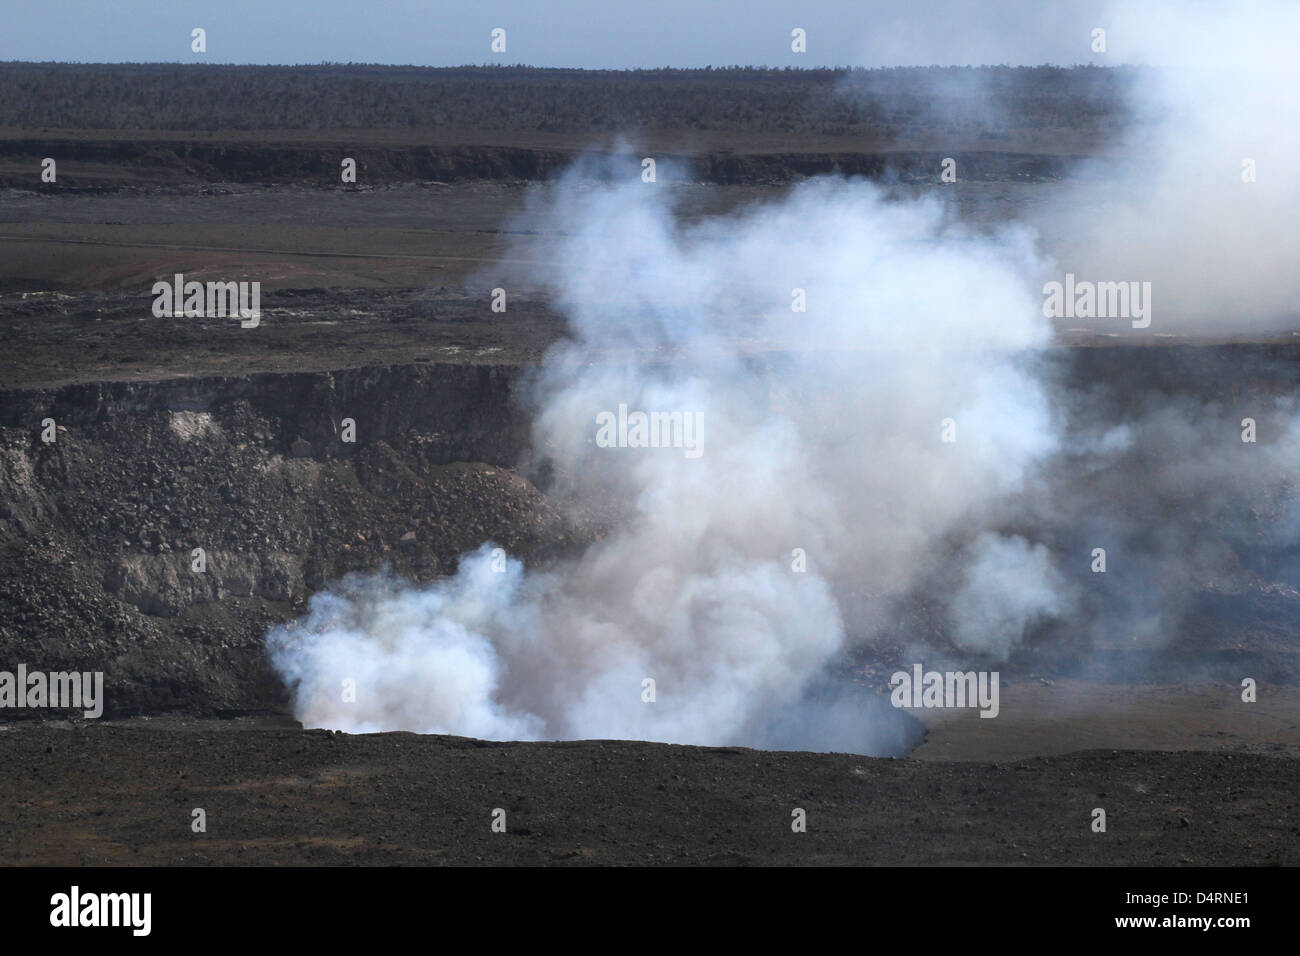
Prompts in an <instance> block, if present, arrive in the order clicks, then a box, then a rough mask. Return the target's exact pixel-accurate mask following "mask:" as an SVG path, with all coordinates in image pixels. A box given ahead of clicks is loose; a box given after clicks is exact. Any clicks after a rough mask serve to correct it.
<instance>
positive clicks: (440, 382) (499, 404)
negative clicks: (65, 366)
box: [0, 363, 528, 466]
mask: <svg viewBox="0 0 1300 956" xmlns="http://www.w3.org/2000/svg"><path fill="white" fill-rule="evenodd" d="M522 371H523V370H522V369H520V368H519V367H517V366H510V365H465V364H450V363H449V364H420V365H389V366H372V367H364V368H352V369H338V370H333V371H326V372H263V373H255V374H250V375H241V376H204V377H199V378H168V379H164V380H161V381H152V382H88V383H79V384H72V385H65V386H62V387H59V388H53V389H4V390H0V426H4V427H7V428H32V429H38V428H39V425H40V422H41V420H42V419H44V418H47V417H48V418H53V419H54V420H55V421H56V422H57V424H59V425H64V426H67V427H74V426H92V425H99V424H103V423H105V422H108V421H110V420H113V419H119V418H124V417H128V416H136V415H141V414H147V413H151V412H159V411H173V412H182V411H193V412H217V413H219V412H220V411H221V410H222V409H223V408H225V407H228V406H230V405H231V404H232V403H235V402H240V401H242V402H247V403H248V404H249V405H250V406H252V408H253V409H255V410H256V411H257V412H258V413H259V414H261V415H264V416H266V417H268V418H270V419H272V420H277V421H279V422H280V423H281V426H282V427H280V428H278V429H277V430H276V434H275V437H274V441H275V442H276V444H277V446H278V447H277V450H278V451H280V452H282V453H285V454H290V453H292V454H294V455H296V456H297V457H305V456H307V455H310V456H312V457H322V458H340V457H347V456H350V455H353V454H356V452H357V450H358V449H359V448H361V447H364V446H365V445H367V444H370V443H372V442H376V441H384V442H387V443H389V444H394V445H396V444H402V443H404V442H405V441H406V439H407V436H409V435H411V434H413V433H419V434H422V435H427V436H432V437H433V439H434V440H433V441H432V444H431V450H432V455H433V458H434V459H435V460H437V461H439V462H443V463H446V462H453V461H483V462H489V463H492V464H498V465H502V466H509V465H512V464H514V463H515V462H516V461H517V460H518V459H519V456H520V455H521V454H522V453H523V451H524V449H525V446H526V442H527V440H528V421H527V418H526V416H525V414H524V412H523V410H522V408H521V407H520V405H519V404H518V403H517V402H515V401H514V400H513V399H512V395H513V392H514V387H515V384H516V383H517V382H518V381H519V380H520V378H521V375H522ZM344 418H352V419H354V420H355V421H356V423H357V441H356V442H355V443H345V442H343V441H341V440H339V439H338V437H337V436H338V434H339V428H340V422H341V421H342V419H344ZM304 442H305V443H306V446H307V447H306V449H304V446H303V443H304Z"/></svg>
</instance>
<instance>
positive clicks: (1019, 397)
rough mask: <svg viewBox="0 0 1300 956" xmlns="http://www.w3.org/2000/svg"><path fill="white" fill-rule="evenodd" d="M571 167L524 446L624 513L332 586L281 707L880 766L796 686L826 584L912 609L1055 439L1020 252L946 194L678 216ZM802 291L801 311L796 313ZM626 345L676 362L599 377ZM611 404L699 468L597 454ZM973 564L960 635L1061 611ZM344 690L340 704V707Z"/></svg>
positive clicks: (650, 192)
mask: <svg viewBox="0 0 1300 956" xmlns="http://www.w3.org/2000/svg"><path fill="white" fill-rule="evenodd" d="M586 172H589V171H585V170H578V171H576V172H575V173H574V174H573V176H571V177H570V178H569V179H568V180H566V181H565V182H563V183H561V184H559V185H558V186H557V187H556V188H555V189H554V190H553V191H552V192H551V193H550V195H549V196H548V198H547V200H546V202H545V203H544V204H543V206H542V208H539V209H535V210H533V212H532V214H531V215H532V218H534V219H535V220H536V221H538V222H539V223H540V224H541V225H542V231H543V232H544V233H545V234H546V235H547V236H548V237H549V238H548V240H547V243H546V246H545V252H546V254H547V258H548V259H549V260H551V261H553V262H554V263H555V266H554V268H553V269H546V270H542V271H541V272H539V274H538V275H537V276H536V277H535V278H536V279H537V280H538V281H540V282H542V283H544V284H545V285H547V286H548V287H549V288H550V291H551V293H552V294H553V296H554V297H555V300H556V301H557V302H558V303H559V305H560V307H561V308H562V309H564V310H565V311H566V313H567V314H568V315H569V317H570V320H571V329H572V333H573V336H574V338H573V340H572V341H571V342H568V343H566V344H564V345H563V346H560V347H557V348H556V349H555V350H554V351H553V353H552V354H551V355H549V356H548V361H547V363H546V366H545V369H544V370H543V373H542V375H541V378H540V381H539V382H538V383H537V386H536V389H535V396H534V397H535V401H536V413H535V423H536V426H535V427H536V434H535V441H534V446H535V447H536V448H538V449H545V452H546V454H547V455H548V456H549V458H550V459H551V460H552V461H553V462H554V463H555V465H556V466H557V467H556V471H557V473H560V474H564V475H567V476H570V477H571V480H572V481H573V482H574V485H575V487H574V488H573V489H571V490H572V491H574V493H576V494H579V495H587V496H595V495H601V496H613V497H614V498H615V499H616V500H619V501H625V502H628V503H629V504H630V506H631V509H632V514H631V515H630V516H629V517H628V518H627V520H626V521H624V522H623V523H622V524H621V526H620V527H619V528H618V529H617V530H616V531H615V533H614V534H612V535H610V536H609V537H607V538H606V539H604V540H602V541H600V542H599V543H597V544H595V545H593V546H592V547H590V548H589V549H588V550H587V551H586V553H584V554H583V555H582V556H581V557H580V558H578V559H577V560H575V561H572V562H571V563H568V564H565V565H563V566H561V567H558V568H555V569H552V570H550V571H548V572H546V573H531V572H525V571H524V569H523V568H522V567H521V566H520V564H519V563H518V562H515V561H513V560H510V561H507V562H505V563H504V566H503V570H494V569H493V563H494V561H493V554H492V549H491V547H490V546H488V545H485V546H484V548H483V549H482V550H480V551H479V552H478V553H476V554H474V555H470V556H467V557H466V558H465V559H464V560H463V562H462V565H461V569H460V572H459V574H457V575H456V576H455V577H454V578H452V579H450V580H447V581H444V582H441V583H438V584H436V585H434V586H433V587H430V588H426V589H421V590H417V589H412V588H410V587H403V586H401V585H399V584H397V583H395V582H391V581H387V580H385V579H383V578H369V579H361V578H353V579H350V580H349V581H347V582H345V583H344V584H343V586H342V587H341V588H340V589H339V590H338V591H337V592H334V593H326V594H322V595H318V596H317V597H316V598H315V599H314V600H313V603H312V605H311V610H310V613H309V615H308V616H307V618H306V619H305V620H303V621H301V622H298V623H297V624H296V625H295V626H293V627H291V628H288V629H281V630H278V631H276V632H275V633H273V634H272V636H271V647H272V654H273V659H274V661H275V663H276V666H277V667H278V668H279V669H280V671H281V672H282V673H283V674H284V675H285V677H286V679H287V680H288V682H289V683H290V685H291V686H292V687H293V689H294V691H295V695H296V701H297V711H298V714H299V716H300V718H301V719H302V720H303V721H304V722H305V723H307V724H310V725H323V726H332V727H339V728H344V729H348V730H379V729H399V728H400V729H408V730H416V731H426V732H444V733H458V734H468V735H474V736H479V737H488V738H574V737H620V738H639V739H650V740H663V741H672V742H682V743H698V744H748V745H753V746H767V745H770V744H771V743H772V741H773V740H776V739H780V740H781V741H782V742H783V743H784V744H785V745H789V746H798V747H800V748H804V749H818V748H825V747H832V746H834V747H837V748H839V749H858V750H871V751H875V750H880V751H887V750H892V749H895V748H896V747H897V742H896V741H894V740H892V739H891V738H890V731H888V729H887V727H888V724H887V723H886V722H884V721H876V720H874V719H873V718H872V717H871V716H870V715H869V714H868V713H867V712H865V711H863V710H862V709H859V710H858V711H857V712H856V713H855V714H854V715H853V719H854V720H855V721H856V723H857V726H851V727H844V726H837V725H835V724H834V723H832V724H830V725H827V724H824V723H823V722H821V721H811V720H808V719H806V715H805V714H804V713H803V709H805V708H814V709H818V712H819V713H821V712H825V713H828V714H829V713H832V712H833V713H836V714H842V713H845V712H846V711H845V710H844V708H841V707H839V705H838V704H837V703H836V702H835V701H834V700H830V701H829V702H828V699H827V697H826V695H825V694H817V695H815V697H814V696H811V695H810V693H809V692H810V690H812V689H813V688H814V687H816V686H818V685H819V684H820V683H821V679H822V677H823V676H824V674H825V672H826V669H827V667H828V665H829V664H831V663H832V661H833V660H834V659H835V658H836V656H837V654H839V652H840V651H841V650H842V647H843V645H844V641H845V622H844V620H843V619H842V615H841V610H840V606H839V604H838V603H837V600H836V597H835V592H834V588H833V587H832V583H831V582H833V581H834V580H836V579H837V578H843V577H845V576H847V575H850V574H851V575H853V576H859V577H860V578H861V579H862V580H865V581H869V582H871V585H870V586H871V589H872V591H873V593H875V594H876V595H878V596H879V597H880V598H882V599H883V598H887V597H888V596H890V595H895V594H903V593H905V592H906V590H907V589H908V588H909V587H911V586H912V584H913V583H914V581H915V576H916V574H917V573H918V572H920V571H922V570H924V569H925V568H927V567H928V563H929V562H930V561H931V559H932V553H933V552H934V550H935V549H936V547H937V546H938V543H939V542H940V541H941V540H942V539H943V538H944V536H945V535H947V534H949V533H950V531H951V529H953V528H954V527H955V526H962V527H965V528H971V527H983V522H984V521H985V519H986V517H987V516H989V515H990V514H991V513H992V512H991V511H990V509H991V505H992V503H993V502H995V501H996V500H997V499H999V498H1000V497H1002V496H1004V495H1007V494H1014V493H1015V492H1016V490H1017V488H1019V487H1020V485H1021V484H1022V483H1023V482H1024V481H1025V480H1026V477H1027V474H1028V472H1029V471H1030V470H1032V469H1033V468H1034V466H1035V463H1036V462H1037V461H1038V460H1039V459H1041V458H1042V457H1043V456H1044V455H1047V454H1049V453H1050V452H1051V451H1052V450H1053V448H1054V445H1055V441H1056V438H1055V435H1054V432H1053V430H1052V427H1051V416H1050V414H1049V409H1048V402H1047V396H1046V394H1045V393H1044V390H1043V388H1042V387H1041V386H1040V385H1039V384H1038V382H1037V381H1036V380H1035V378H1034V377H1033V375H1031V374H1030V373H1029V372H1027V371H1026V369H1025V364H1026V363H1025V361H1024V354H1025V352H1026V351H1027V350H1033V349H1036V348H1038V347H1040V346H1042V345H1043V344H1045V343H1046V341H1047V339H1048V335H1049V331H1050V330H1049V328H1048V325H1047V321H1046V320H1045V319H1044V318H1043V317H1042V315H1041V309H1040V305H1039V301H1038V298H1037V296H1036V295H1035V294H1034V290H1033V289H1032V287H1030V286H1029V285H1028V284H1027V280H1026V278H1025V277H1027V276H1032V275H1033V274H1034V272H1035V268H1036V265H1037V263H1036V260H1035V257H1034V253H1033V250H1032V245H1031V243H1030V241H1029V238H1028V236H1026V235H1025V234H1023V233H1020V232H1015V231H1012V232H1008V233H1006V234H1005V235H1002V236H1000V237H997V238H996V239H992V240H989V239H980V240H977V239H974V238H972V237H970V236H967V235H964V234H962V233H961V232H960V231H957V230H954V229H950V228H945V227H944V225H943V213H942V209H941V207H940V206H939V205H938V204H935V203H928V202H920V203H891V202H887V201H885V199H884V198H883V197H882V195H881V194H880V193H879V192H878V190H877V189H876V188H875V187H873V186H872V185H870V184H868V183H864V182H846V181H841V180H834V179H831V180H825V181H816V182H811V183H808V184H806V185H804V186H803V187H801V188H799V189H797V190H795V191H794V192H793V193H792V194H791V195H790V196H789V197H788V198H786V199H785V200H784V201H782V202H779V203H776V204H773V205H770V206H762V207H758V208H754V209H751V210H748V211H747V212H744V213H742V214H741V215H739V216H736V217H729V218H726V219H723V220H718V221H713V222H710V223H708V224H705V225H701V226H696V227H684V226H681V225H679V224H678V221H677V219H675V217H674V215H673V211H672V209H671V208H670V205H669V202H668V200H667V198H665V197H667V196H668V195H670V193H669V191H667V190H663V189H659V188H656V187H655V186H653V185H651V184H644V183H641V182H640V181H639V180H637V181H634V182H633V183H632V184H630V185H593V184H592V182H591V180H590V179H588V178H586V176H585V175H584V174H585V173H586ZM797 289H802V290H804V295H805V296H806V311H802V312H796V311H794V310H793V307H792V302H793V300H794V296H795V295H796V294H797V293H795V292H794V291H793V290H797ZM629 351H635V352H637V353H639V354H640V355H641V356H643V357H644V356H651V357H654V356H658V357H660V358H668V360H667V361H662V360H661V361H657V362H653V361H652V362H647V361H644V360H641V361H632V360H621V359H611V358H609V356H626V355H628V353H629ZM769 352H770V353H771V354H772V355H773V356H774V358H772V359H771V360H768V359H767V358H765V355H767V354H768V353H769ZM594 355H601V356H605V358H604V360H602V361H598V362H596V361H593V356H594ZM620 405H623V406H626V408H627V409H632V410H643V411H646V412H663V413H681V414H682V415H685V416H693V419H692V420H694V421H698V422H699V423H700V428H699V431H698V434H697V435H696V438H697V439H698V447H697V451H698V455H697V456H692V455H689V454H687V449H685V448H683V447H671V443H668V444H669V445H670V447H658V448H654V447H647V448H642V447H617V446H615V447H602V446H601V445H600V444H598V443H597V442H596V441H595V439H596V436H597V430H598V428H597V421H598V416H600V415H601V413H602V412H614V411H615V410H617V409H618V408H619V406H620ZM945 419H951V422H949V423H947V428H948V430H949V432H950V433H951V432H952V431H953V430H954V429H955V438H956V440H955V441H951V440H950V441H945V440H944V438H945V435H944V431H945V423H944V420H945ZM947 437H949V438H951V437H953V434H949V435H948V436H947ZM574 476H576V477H574ZM800 555H802V561H801V560H800V559H799V556H800ZM971 560H972V567H973V569H974V570H973V574H974V575H975V578H974V579H973V580H974V582H975V584H976V586H978V587H979V588H981V589H982V598H981V603H982V604H983V605H988V606H990V607H992V608H994V609H992V610H990V612H989V614H988V615H985V616H984V617H979V616H976V617H972V618H971V620H970V623H969V628H968V629H969V631H970V639H971V640H972V641H973V642H975V643H977V644H987V643H988V642H990V641H995V640H997V638H996V636H994V635H991V634H985V633H983V632H982V631H981V621H986V622H987V623H990V624H995V625H996V627H997V628H998V629H999V633H1000V632H1001V630H1002V629H1010V630H1012V631H1015V630H1017V629H1023V627H1024V626H1025V624H1026V623H1027V621H1028V620H1029V619H1030V618H1032V617H1034V616H1036V615H1042V614H1050V613H1056V612H1058V611H1059V610H1060V609H1061V608H1060V604H1061V601H1060V598H1059V597H1058V595H1057V590H1056V589H1055V588H1053V586H1052V585H1053V574H1054V572H1053V571H1052V568H1051V566H1050V563H1049V562H1046V561H1045V560H1044V559H1043V557H1042V554H1041V549H1039V550H1035V549H1034V548H1032V547H1030V546H1028V544H1027V543H1025V542H1023V541H1020V540H1019V539H1016V538H1004V537H1000V536H997V535H989V536H988V537H986V538H981V539H979V541H978V542H977V544H976V545H975V547H974V548H973V552H972V557H971ZM988 561H997V562H1000V565H999V566H1000V567H1001V568H1002V573H1000V574H997V573H989V572H986V571H983V570H981V567H982V562H984V563H986V562H988ZM497 565H498V567H502V564H501V562H500V561H498V562H497ZM805 565H806V566H805ZM990 588H992V589H993V590H992V591H990V590H989V589H990ZM999 593H1001V594H1002V599H1001V600H999ZM348 678H351V679H352V680H355V681H356V686H357V688H358V690H357V694H356V700H355V702H352V701H345V700H344V699H343V695H342V694H341V692H340V687H341V685H342V682H343V681H344V680H345V679H348ZM646 679H651V680H653V681H654V688H655V700H654V701H653V702H652V703H651V702H647V701H645V700H643V688H644V684H643V682H644V681H645V680H646ZM876 723H880V724H881V727H880V730H879V732H877V730H876V729H875V728H873V724H876ZM792 728H795V729H792ZM792 735H793V736H794V737H795V738H797V739H791V737H792Z"/></svg>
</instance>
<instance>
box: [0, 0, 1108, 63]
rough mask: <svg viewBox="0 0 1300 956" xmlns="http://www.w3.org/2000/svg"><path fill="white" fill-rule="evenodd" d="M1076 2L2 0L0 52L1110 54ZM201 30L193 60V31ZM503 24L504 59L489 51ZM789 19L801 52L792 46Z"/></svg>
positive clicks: (209, 58)
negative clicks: (1096, 48) (1096, 41)
mask: <svg viewBox="0 0 1300 956" xmlns="http://www.w3.org/2000/svg"><path fill="white" fill-rule="evenodd" d="M1105 6H1106V4H1105V3H1104V2H1100V0H1098V2H1089V0H1056V2H1052V0H985V2H979V0H966V2H954V0H798V2H780V0H645V2H633V0H369V2H367V0H356V2H352V0H0V60H73V61H91V62H106V61H107V62H113V61H117V62H120V61H149V62H156V61H172V62H182V63H190V62H200V61H203V62H211V63H319V62H321V61H322V60H335V61H357V62H371V63H413V64H418V65H422V66H456V65H461V64H466V63H526V64H530V65H534V66H561V67H584V68H614V69H628V68H634V67H656V66H679V67H691V66H708V65H713V66H727V65H731V64H742V65H744V64H750V65H759V66H761V65H768V66H787V65H788V66H805V67H811V66H894V65H899V64H929V63H940V64H959V65H962V64H984V63H1008V64H1012V65H1017V64H1037V63H1058V64H1071V63H1087V62H1093V63H1114V62H1117V61H1118V60H1119V57H1117V55H1116V52H1115V51H1116V44H1115V43H1114V42H1112V44H1111V48H1112V53H1111V54H1110V55H1108V56H1101V57H1099V56H1095V55H1093V54H1092V53H1091V51H1090V49H1089V42H1090V31H1091V30H1092V28H1093V27H1097V26H1101V27H1105V26H1106V23H1105V22H1104V14H1103V12H1102V11H1103V10H1104V8H1105ZM194 27H203V28H204V29H205V30H206V31H207V45H208V52H207V54H206V55H200V54H195V53H192V52H191V51H190V31H191V30H192V29H193V28H194ZM494 27H503V28H504V29H505V30H506V40H507V49H506V52H505V54H494V53H492V52H491V51H490V49H489V42H490V33H491V30H492V29H493V28H494ZM795 27H802V28H803V29H804V30H806V31H807V35H808V52H807V53H805V54H802V55H797V54H795V53H792V52H791V50H790V31H791V30H792V29H793V28H795Z"/></svg>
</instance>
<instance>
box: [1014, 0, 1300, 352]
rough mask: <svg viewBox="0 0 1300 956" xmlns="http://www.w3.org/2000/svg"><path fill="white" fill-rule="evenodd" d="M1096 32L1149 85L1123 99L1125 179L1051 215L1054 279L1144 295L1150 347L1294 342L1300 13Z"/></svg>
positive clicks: (1277, 11) (1168, 12)
mask: <svg viewBox="0 0 1300 956" xmlns="http://www.w3.org/2000/svg"><path fill="white" fill-rule="evenodd" d="M1098 21H1099V24H1098V25H1100V26H1104V27H1106V28H1107V40H1108V43H1109V46H1110V50H1111V54H1112V55H1113V56H1114V57H1115V61H1116V62H1130V63H1140V64H1148V65H1150V67H1151V70H1150V71H1149V72H1146V73H1145V74H1144V75H1143V80H1142V83H1141V84H1140V85H1136V86H1134V88H1133V89H1132V90H1131V91H1130V95H1129V106H1130V110H1131V117H1130V119H1129V122H1128V125H1127V127H1126V129H1125V131H1124V135H1123V136H1122V138H1121V140H1120V143H1119V146H1118V148H1117V149H1116V150H1115V151H1114V155H1115V157H1116V158H1117V159H1118V160H1119V161H1120V162H1121V163H1122V164H1123V173H1122V174H1114V173H1112V174H1109V175H1105V176H1104V178H1103V179H1102V181H1100V182H1094V183H1088V184H1087V185H1079V186H1074V187H1070V188H1066V189H1063V190H1062V191H1061V192H1060V194H1059V195H1058V196H1057V197H1056V199H1055V201H1053V202H1051V203H1049V204H1047V209H1046V213H1045V215H1044V216H1043V217H1042V219H1041V220H1040V222H1041V224H1042V225H1043V230H1044V232H1045V233H1051V234H1059V235H1061V236H1063V237H1065V241H1064V243H1063V248H1061V249H1060V252H1059V255H1058V256H1057V260H1058V261H1057V264H1056V268H1055V269H1054V270H1053V273H1052V277H1053V278H1056V279H1058V280H1059V279H1060V278H1061V276H1062V275H1063V274H1064V273H1065V272H1074V273H1075V274H1076V275H1077V276H1078V277H1079V278H1080V279H1087V280H1095V281H1129V280H1138V281H1144V282H1150V283H1151V284H1152V296H1153V301H1154V316H1153V321H1152V325H1151V327H1150V328H1149V329H1148V330H1147V332H1148V333H1149V334H1159V333H1188V332H1192V333H1211V334H1225V333H1226V334H1239V333H1241V334H1249V333H1252V332H1256V331H1259V330H1267V329H1270V328H1278V327H1287V328H1289V327H1294V325H1295V324H1296V320H1297V317H1300V269H1297V268H1296V259H1297V253H1298V252H1300V239H1298V238H1297V236H1298V235H1300V230H1298V229H1297V218H1296V217H1297V213H1298V212H1300V176H1297V175H1296V157H1297V156H1300V76H1298V75H1297V72H1298V71H1297V69H1296V43H1297V37H1300V4H1297V3H1294V2H1289V0H1249V2H1230V3H1224V2H1217V3H1216V2H1206V3H1187V2H1181V3H1173V2H1160V0H1153V2H1143V3H1131V2H1124V3H1112V4H1111V5H1110V6H1109V7H1108V8H1107V10H1106V12H1105V13H1104V14H1102V15H1099V16H1098ZM1246 159H1249V160H1253V161H1254V163H1255V172H1256V179H1255V181H1254V182H1244V181H1243V178H1242V173H1243V166H1242V163H1243V160H1246ZM1067 324H1070V325H1079V326H1087V325H1094V326H1096V327H1098V328H1099V329H1104V330H1106V331H1115V330H1116V328H1118V327H1119V326H1120V325H1121V323H1116V322H1107V321H1105V320H1095V321H1094V322H1091V323H1090V322H1087V321H1083V322H1069V323H1067Z"/></svg>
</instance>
